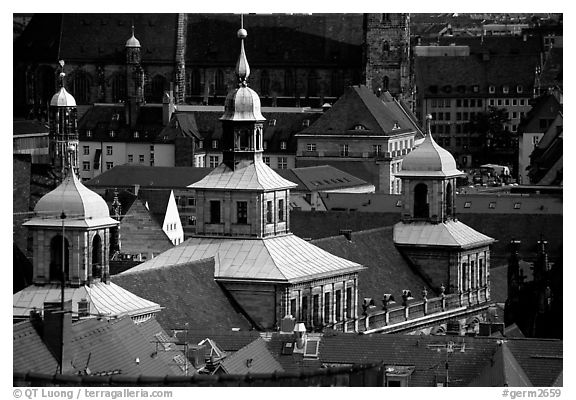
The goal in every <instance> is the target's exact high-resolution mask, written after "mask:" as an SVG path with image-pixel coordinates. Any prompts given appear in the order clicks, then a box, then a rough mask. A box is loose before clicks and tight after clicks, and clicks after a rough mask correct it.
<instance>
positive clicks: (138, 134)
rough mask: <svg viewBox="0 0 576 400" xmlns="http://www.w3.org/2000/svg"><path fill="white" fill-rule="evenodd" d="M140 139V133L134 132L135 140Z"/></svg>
mask: <svg viewBox="0 0 576 400" xmlns="http://www.w3.org/2000/svg"><path fill="white" fill-rule="evenodd" d="M139 137H140V132H138V131H134V139H138V138H139Z"/></svg>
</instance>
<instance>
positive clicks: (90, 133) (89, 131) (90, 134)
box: [86, 129, 92, 137]
mask: <svg viewBox="0 0 576 400" xmlns="http://www.w3.org/2000/svg"><path fill="white" fill-rule="evenodd" d="M86 137H92V131H91V130H90V129H88V130H87V131H86Z"/></svg>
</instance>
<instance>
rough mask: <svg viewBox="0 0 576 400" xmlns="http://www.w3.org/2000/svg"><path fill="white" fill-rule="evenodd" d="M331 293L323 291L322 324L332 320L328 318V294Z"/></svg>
mask: <svg viewBox="0 0 576 400" xmlns="http://www.w3.org/2000/svg"><path fill="white" fill-rule="evenodd" d="M331 295H332V293H330V292H326V293H324V324H328V323H330V322H332V318H330V296H331Z"/></svg>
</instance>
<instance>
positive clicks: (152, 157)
mask: <svg viewBox="0 0 576 400" xmlns="http://www.w3.org/2000/svg"><path fill="white" fill-rule="evenodd" d="M150 161H152V162H154V153H151V154H150Z"/></svg>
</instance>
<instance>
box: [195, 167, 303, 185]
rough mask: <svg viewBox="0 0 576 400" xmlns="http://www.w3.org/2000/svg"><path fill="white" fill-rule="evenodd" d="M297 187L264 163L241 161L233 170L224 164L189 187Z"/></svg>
mask: <svg viewBox="0 0 576 400" xmlns="http://www.w3.org/2000/svg"><path fill="white" fill-rule="evenodd" d="M296 186H297V185H296V184H295V183H293V182H290V181H288V180H286V179H284V178H282V177H281V176H280V175H278V174H277V173H276V172H274V170H273V169H272V168H270V167H269V166H267V165H266V164H264V163H263V162H253V161H241V162H240V164H238V165H237V166H236V168H235V169H234V170H233V169H232V168H230V167H229V166H227V165H226V164H224V163H222V164H220V165H219V166H218V167H216V168H215V169H214V170H213V171H212V172H210V173H209V174H208V175H207V176H206V177H205V178H204V179H202V180H200V181H198V182H196V183H193V184H191V185H189V186H188V187H189V188H191V189H221V190H264V191H266V190H280V189H290V188H294V187H296Z"/></svg>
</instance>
